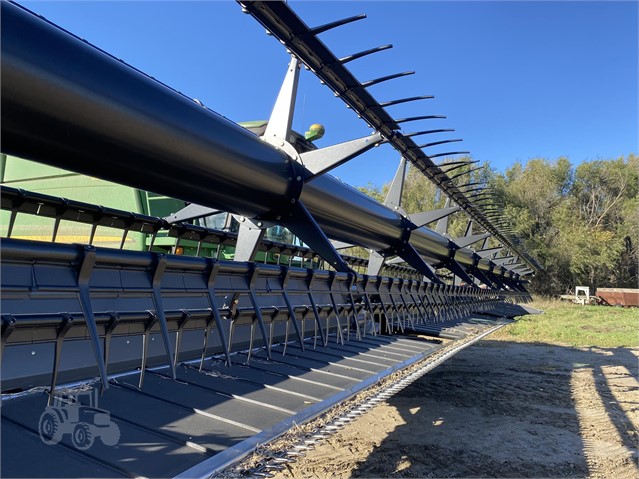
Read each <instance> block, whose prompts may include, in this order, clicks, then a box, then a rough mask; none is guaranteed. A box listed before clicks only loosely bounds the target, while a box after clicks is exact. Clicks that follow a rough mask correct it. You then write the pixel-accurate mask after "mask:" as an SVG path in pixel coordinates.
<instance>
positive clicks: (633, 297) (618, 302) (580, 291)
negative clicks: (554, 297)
mask: <svg viewBox="0 0 639 479" xmlns="http://www.w3.org/2000/svg"><path fill="white" fill-rule="evenodd" d="M560 299H562V300H563V301H571V302H573V303H575V304H580V305H582V306H583V305H586V304H590V305H602V306H623V307H631V306H633V307H636V306H639V289H632V288H597V289H596V290H595V294H590V288H589V287H588V286H576V287H575V294H562V295H561V296H560Z"/></svg>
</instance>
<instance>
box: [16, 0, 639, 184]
mask: <svg viewBox="0 0 639 479" xmlns="http://www.w3.org/2000/svg"><path fill="white" fill-rule="evenodd" d="M20 3H22V4H23V5H25V6H26V7H27V8H30V9H31V10H33V11H35V12H36V13H39V14H41V15H43V16H45V17H46V18H48V19H49V20H51V21H53V22H54V23H57V24H58V25H60V26H62V27H64V28H66V29H67V30H69V31H71V32H73V33H75V34H77V35H79V36H81V37H83V38H84V39H86V40H87V41H89V42H91V43H93V44H94V45H96V46H98V47H100V48H102V49H104V50H106V51H108V52H110V53H112V54H113V55H115V56H117V57H119V58H121V59H122V60H124V61H126V62H127V63H129V64H131V65H133V66H135V67H137V68H139V69H141V70H143V71H145V72H146V73H148V74H150V75H152V76H154V77H155V78H157V79H158V80H160V81H162V82H164V83H166V84H168V85H170V86H172V87H174V88H176V89H177V90H180V91H181V92H183V93H184V94H186V95H188V96H190V97H193V98H197V99H199V100H200V101H202V102H203V103H204V104H205V105H206V106H208V107H209V108H211V109H212V110H215V111H217V112H218V113H220V114H222V115H224V116H226V117H227V118H230V119H231V120H233V121H238V122H239V121H243V120H253V119H266V118H268V116H269V114H270V110H271V108H272V106H273V103H274V101H275V97H276V95H277V91H278V89H279V86H280V83H281V81H282V78H283V75H284V72H285V70H286V66H287V63H288V56H287V54H286V51H285V49H284V47H283V46H282V45H280V44H279V42H278V41H277V40H275V39H274V38H273V37H270V36H267V35H266V34H265V32H264V29H263V28H262V27H261V26H260V25H259V24H258V23H257V22H256V21H255V20H254V19H253V18H252V17H251V16H249V15H244V14H242V12H241V9H240V6H239V5H238V4H237V3H236V2H234V1H216V2H213V1H200V2H177V1H172V2H168V1H166V2H152V1H142V2H128V1H126V2H125V1H122V2H106V1H92V2H65V1H56V2H44V1H39V2H20ZM289 4H290V6H291V7H292V8H293V10H295V11H296V12H297V13H298V15H300V16H301V18H302V19H303V20H304V21H305V23H306V24H308V25H309V26H318V25H321V24H324V23H327V22H330V21H333V20H337V19H339V18H343V17H348V16H352V15H357V14H360V13H366V14H367V16H368V18H367V19H365V20H361V21H359V22H355V23H353V24H350V25H347V26H343V27H340V28H339V29H336V30H332V31H329V32H326V33H324V34H322V36H321V39H322V40H323V41H324V43H325V44H326V45H327V46H328V47H329V48H331V49H332V50H333V51H334V52H335V53H336V54H337V55H338V56H346V55H349V54H352V53H355V52H358V51H361V50H366V49H368V48H371V47H375V46H379V45H384V44H388V43H391V44H393V45H394V48H393V49H391V50H387V51H384V52H380V53H377V54H375V55H372V56H370V57H366V58H363V59H360V60H357V61H354V62H351V63H349V65H348V67H349V69H350V70H351V71H352V72H353V73H354V74H355V76H356V77H357V78H358V79H360V80H361V81H366V80H370V79H373V78H377V77H381V76H385V75H388V74H392V73H396V72H403V71H407V70H415V71H416V74H415V75H412V76H409V77H404V78H400V79H396V80H392V81H390V82H386V83H382V84H379V85H375V86H373V87H371V88H370V90H369V91H370V92H371V93H372V94H373V96H374V97H375V98H377V99H378V100H379V101H385V100H391V99H395V98H402V97H407V96H416V95H434V96H435V99H433V100H425V101H420V102H414V103H411V104H403V105H397V106H394V107H391V108H389V112H391V114H392V115H393V116H395V117H396V118H401V117H407V116H415V115H431V114H432V115H445V116H447V119H445V120H423V121H420V122H414V123H407V124H404V125H403V126H404V130H403V131H404V132H410V131H416V130H424V129H434V128H454V129H455V130H456V131H455V132H452V133H441V134H436V135H428V136H422V137H416V141H417V142H418V143H426V142H430V141H438V140H442V139H449V138H463V139H464V141H463V142H461V143H452V144H449V145H443V146H442V147H434V148H430V149H428V150H426V152H427V153H430V154H436V153H441V152H446V151H451V150H467V151H470V152H471V155H472V157H473V159H476V160H480V161H482V162H483V161H488V162H490V164H491V166H492V167H494V168H496V169H498V170H504V169H506V168H507V167H508V166H510V165H512V164H513V163H514V162H515V161H517V160H520V161H522V162H525V161H526V160H528V159H529V158H533V157H545V158H549V159H556V158H558V157H559V156H567V157H568V158H569V159H570V160H571V161H572V162H573V163H580V162H582V161H586V160H593V159H608V158H615V157H618V156H620V155H627V154H629V153H637V152H638V150H639V147H638V133H637V132H638V121H637V115H638V113H637V111H638V103H639V100H638V95H637V90H638V80H637V72H638V65H637V57H638V47H637V44H638V38H637V25H638V23H639V16H638V15H639V14H638V8H637V7H638V3H637V2H636V1H632V2H631V1H627V2H594V1H587V2H578V1H570V2H557V1H553V2H514V1H510V2H505V1H494V2H484V1H472V2H461V1H449V2H434V1H393V2H391V1H375V2H370V1H360V2H343V1H322V2H320V1H290V2H289ZM312 123H322V124H324V125H325V127H326V135H325V137H324V138H323V139H321V140H319V141H318V146H329V145H331V144H334V143H338V142H341V141H346V140H350V139H353V138H357V137H359V136H364V135H366V134H368V133H369V132H370V130H369V128H368V127H367V125H366V124H365V123H364V122H363V121H362V120H360V119H358V118H357V116H356V115H355V114H354V113H353V112H352V111H351V110H348V109H347V108H346V107H345V106H344V104H343V103H342V102H341V100H339V99H337V98H335V97H334V96H333V94H332V92H331V91H330V90H329V89H328V88H327V87H325V86H323V85H321V84H320V83H319V80H318V79H317V78H315V77H314V76H313V74H312V73H311V72H309V71H303V72H302V75H301V79H300V91H299V94H298V101H297V108H296V113H295V119H294V128H295V129H296V130H298V131H300V132H304V131H305V130H306V129H307V127H308V126H309V125H310V124H312ZM398 160H399V157H398V155H397V153H395V152H394V151H393V150H392V149H391V148H390V147H389V146H382V147H379V148H376V149H374V150H372V151H371V152H368V153H367V154H365V155H363V156H361V157H359V158H357V159H355V160H353V161H352V162H350V163H348V164H346V165H344V166H342V167H340V168H338V169H337V170H335V172H334V174H335V176H338V177H339V178H341V179H342V180H344V181H346V182H347V183H349V184H352V185H365V184H367V183H373V184H376V185H381V184H383V183H385V182H387V181H389V180H390V179H391V178H392V176H393V172H394V169H395V167H396V165H397V163H398Z"/></svg>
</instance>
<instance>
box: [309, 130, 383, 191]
mask: <svg viewBox="0 0 639 479" xmlns="http://www.w3.org/2000/svg"><path fill="white" fill-rule="evenodd" d="M381 141H382V135H381V134H379V133H373V134H372V135H369V136H365V137H363V138H358V139H356V140H351V141H347V142H344V143H339V144H337V145H333V146H328V147H326V148H320V149H318V150H311V151H308V152H305V153H302V154H300V155H299V157H300V161H301V163H302V164H303V165H304V167H305V168H306V171H304V172H302V175H303V179H304V182H308V181H311V180H313V179H314V178H317V177H318V176H321V175H323V174H324V173H326V172H328V171H330V170H332V169H334V168H337V167H338V166H340V165H342V164H344V163H346V162H347V161H350V160H352V159H353V158H355V157H357V156H359V155H361V154H362V153H365V152H367V151H368V150H370V149H371V148H373V147H375V146H377V145H378V144H379V143H380V142H381Z"/></svg>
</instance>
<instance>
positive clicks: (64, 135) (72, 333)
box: [0, 1, 539, 477]
mask: <svg viewBox="0 0 639 479" xmlns="http://www.w3.org/2000/svg"><path fill="white" fill-rule="evenodd" d="M240 5H241V7H242V9H243V10H244V11H245V12H247V13H250V14H251V15H252V16H253V17H254V18H255V19H256V20H257V21H259V22H260V23H261V24H262V25H263V26H264V27H265V28H266V29H267V30H268V31H269V32H270V33H271V34H272V35H273V36H275V37H276V38H277V39H279V40H280V41H281V42H282V43H283V44H284V45H285V47H286V48H287V49H288V50H289V51H290V52H291V61H290V64H289V65H288V69H287V72H286V75H285V79H284V82H283V84H282V87H281V90H280V92H279V95H278V97H277V99H276V102H275V106H274V108H273V111H272V114H271V116H270V118H269V120H268V121H267V122H252V123H250V124H244V126H241V125H238V124H235V123H233V122H231V121H229V120H227V119H226V118H224V117H222V116H220V115H218V114H216V113H215V112H213V111H211V110H209V109H207V108H205V107H203V106H202V105H201V103H199V102H198V101H196V100H193V99H191V98H188V97H186V96H184V95H183V94H181V93H179V92H177V91H175V90H173V89H171V88H170V87H168V86H166V85H164V84H161V83H159V82H158V81H156V80H154V79H152V78H150V77H149V76H147V75H145V74H144V73H142V72H140V71H139V70H137V69H135V68H133V67H131V66H129V65H127V64H125V63H123V62H122V61H120V60H118V59H116V58H114V57H112V56H111V55H109V54H108V53H106V52H104V51H102V50H99V49H97V48H95V47H93V46H92V45H90V44H88V43H86V42H85V41H83V40H81V39H79V38H78V37H76V36H74V35H73V34H71V33H69V32H67V31H65V30H63V29H61V28H59V27H57V26H56V25H54V24H52V23H50V22H48V21H46V20H44V19H43V18H41V17H39V16H37V15H35V14H33V13H32V12H30V11H28V10H26V9H24V8H23V7H21V6H20V5H18V4H16V3H13V2H7V1H3V2H2V56H1V58H2V108H1V110H2V111H1V115H2V117H1V122H2V124H1V128H2V146H1V149H2V169H1V171H2V175H3V176H2V182H3V187H2V210H3V225H5V230H4V238H3V240H2V257H1V261H2V278H1V281H2V350H1V352H0V354H1V358H2V392H3V405H2V406H3V407H2V435H3V437H2V439H3V441H2V455H3V461H2V475H3V477H20V476H21V477H26V476H28V477H48V476H51V475H54V476H60V477H86V476H92V477H93V476H100V477H119V476H127V477H130V476H148V477H169V476H175V475H180V474H181V475H182V476H183V477H208V476H210V475H212V474H215V473H217V472H219V471H220V470H222V469H223V468H224V467H227V466H229V465H231V464H232V463H233V462H235V461H237V460H239V459H241V458H242V457H244V456H246V455H247V454H249V453H250V452H251V451H252V450H253V449H255V447H256V445H258V444H263V443H265V442H268V441H270V440H272V439H274V438H275V437H278V436H279V435H280V434H282V433H283V432H284V431H286V430H287V429H288V428H290V427H292V426H293V425H294V424H299V423H301V422H304V421H307V420H309V419H312V418H314V417H317V416H318V415H320V414H322V413H324V412H325V411H327V410H329V409H330V408H331V407H333V406H334V405H336V404H338V403H340V402H342V401H344V400H346V399H349V398H352V397H354V396H355V395H356V394H358V393H362V392H364V391H366V390H367V388H369V387H370V386H372V385H375V384H378V383H379V382H380V381H381V380H382V379H385V378H386V379H389V380H390V379H392V378H394V377H395V376H396V375H397V374H400V375H401V374H403V372H404V371H406V370H407V368H413V370H414V369H415V368H417V369H416V371H417V372H413V373H412V374H418V373H419V371H420V370H421V371H425V369H423V368H424V367H425V366H423V363H424V362H425V361H427V360H428V358H429V357H430V356H432V355H433V353H435V352H439V351H441V352H442V355H441V357H442V358H446V357H449V356H450V355H451V354H454V352H455V351H457V350H458V349H460V348H461V347H465V346H466V345H468V344H471V343H472V342H473V341H475V340H477V339H479V338H480V337H482V336H483V335H485V334H488V333H490V332H492V331H493V330H495V329H497V328H498V327H501V326H502V325H503V324H505V322H504V318H505V317H513V316H515V315H518V314H523V313H525V309H522V308H521V307H517V306H515V305H514V304H513V303H525V302H527V301H528V300H529V295H528V293H527V292H526V290H525V283H526V279H525V277H526V275H528V274H532V273H534V271H535V270H536V269H538V268H539V266H538V265H537V263H536V262H535V261H534V259H532V258H531V257H529V256H528V255H527V254H526V252H525V251H524V249H523V247H522V245H521V244H520V242H519V241H518V240H517V238H515V237H513V236H512V235H511V234H510V233H509V232H508V229H507V225H505V224H504V223H503V222H502V220H501V219H500V218H499V217H498V215H496V214H495V213H494V205H493V204H492V202H491V201H488V202H487V200H486V199H487V198H488V199H490V198H492V196H491V195H492V193H491V192H490V191H489V189H488V188H486V187H485V186H484V185H482V184H476V183H468V184H466V185H459V184H458V182H456V181H454V180H455V179H456V178H457V177H459V176H460V175H459V174H456V175H453V176H450V175H449V173H450V172H452V171H454V170H456V169H458V168H459V167H461V166H466V165H468V164H469V162H465V161H461V162H452V163H450V162H449V163H444V164H441V165H438V164H436V163H435V162H434V161H433V160H434V158H435V157H437V156H442V154H439V155H431V156H429V155H427V154H426V153H425V152H424V148H427V147H429V146H432V145H435V144H443V143H447V142H449V141H457V140H441V141H436V142H431V143H427V144H424V145H418V144H416V143H415V142H414V141H413V139H412V138H413V137H415V136H418V135H421V134H428V133H435V132H439V131H443V130H424V131H417V132H414V133H405V132H402V131H401V128H400V124H402V123H405V122H409V121H419V120H421V119H426V118H429V116H419V117H412V118H404V119H395V118H393V117H392V116H391V115H390V114H389V113H388V111H387V108H388V107H390V106H392V105H396V104H401V103H404V102H409V101H414V100H419V99H422V98H426V97H423V96H422V97H420V96H416V97H409V98H403V99H397V100H390V101H386V102H378V101H377V100H376V99H375V98H373V96H372V95H371V94H370V93H369V92H368V90H367V88H368V87H369V86H371V85H373V84H376V83H379V82H382V81H386V80H390V79H392V78H395V77H397V76H402V75H405V74H404V73H403V74H398V75H389V76H385V77H381V78H378V79H375V80H370V81H365V82H360V81H359V80H357V79H356V78H355V77H354V76H353V75H352V74H351V73H350V71H349V70H348V69H347V68H346V66H345V65H346V64H347V63H348V62H350V61H354V60H356V59H358V58H360V57H362V56H365V55H368V54H372V53H374V52H376V51H380V50H382V49H386V48H387V47H380V48H376V49H372V50H368V51H365V52H361V53H356V54H353V55H351V56H348V57H345V58H342V59H338V58H337V57H335V55H334V54H333V53H332V52H331V50H330V49H328V48H327V47H326V45H324V43H322V41H321V40H320V39H319V36H320V35H321V34H322V33H323V32H325V31H327V30H329V29H331V28H335V27H338V26H340V25H344V24H346V23H350V22H352V21H355V20H358V19H359V18H360V17H355V18H349V19H346V20H343V21H337V22H335V23H332V24H328V25H324V26H320V27H314V28H310V27H308V26H307V25H306V24H305V23H304V22H303V21H302V20H301V19H300V18H299V17H298V16H297V15H296V14H295V13H294V12H293V11H292V10H291V9H290V7H289V6H288V5H287V4H285V3H280V2H240ZM362 18H363V17H362ZM302 65H304V66H306V67H308V69H310V70H311V71H312V72H313V73H314V74H315V75H317V76H318V77H319V78H320V79H321V80H322V82H323V83H325V84H326V86H327V87H329V88H331V89H332V90H333V92H334V93H335V95H336V97H338V98H339V99H341V100H343V101H344V102H345V103H346V104H347V105H348V106H349V107H350V108H351V109H353V110H354V112H355V113H356V114H357V115H358V116H359V117H361V118H362V119H363V120H364V121H365V122H366V123H367V124H368V125H369V126H370V127H371V128H372V130H373V131H374V132H373V133H372V134H370V135H368V136H366V137H363V138H359V139H354V140H351V141H348V142H345V143H341V144H337V145H333V146H329V147H325V148H318V147H317V146H316V145H315V144H314V143H313V140H315V139H317V138H318V137H319V136H320V135H322V134H323V127H321V125H314V127H313V128H311V129H310V130H309V132H308V133H307V135H305V136H303V135H300V134H298V133H296V132H294V131H293V130H292V119H293V112H294V107H295V98H296V94H297V85H298V78H299V74H300V70H301V66H302ZM383 143H388V144H390V145H392V147H393V148H394V149H395V150H396V151H397V152H398V153H399V155H400V163H399V167H398V170H397V173H396V175H395V178H394V180H393V182H392V184H391V187H390V190H389V192H388V195H387V197H386V199H385V201H384V202H383V203H380V202H377V201H375V200H373V199H372V198H369V197H368V196H366V195H364V194H363V193H361V192H359V191H358V190H356V189H354V188H351V187H350V186H348V185H346V184H344V183H342V182H341V181H339V180H337V179H335V178H333V177H332V176H330V175H329V174H328V172H330V171H331V170H332V169H333V168H335V167H337V166H339V165H341V164H343V163H345V162H347V161H349V160H351V159H353V158H355V157H356V156H358V155H361V154H363V153H365V152H367V151H368V150H370V149H371V148H373V147H374V146H377V145H380V144H383ZM455 153H456V152H451V153H449V154H446V155H452V154H455ZM34 162H35V163H34ZM408 162H410V164H411V165H412V167H414V168H417V169H419V170H420V171H421V172H422V173H423V174H424V175H426V176H427V177H428V178H429V179H431V180H432V181H433V182H435V183H436V184H437V185H438V187H439V188H440V189H441V191H442V193H443V194H444V195H446V197H447V198H448V202H447V205H446V207H444V208H443V209H440V210H435V211H427V212H417V213H411V214H408V213H406V212H405V211H404V210H403V208H402V205H401V196H402V190H403V185H404V177H405V173H406V167H407V164H408ZM34 165H37V166H36V167H35V168H34ZM27 171H30V173H29V174H26V173H25V172H27ZM34 171H35V173H34ZM88 177H91V178H92V179H95V181H98V182H101V183H100V184H101V185H113V184H117V185H120V186H118V188H120V190H118V191H120V192H123V194H124V192H126V194H127V195H129V196H130V197H131V198H133V197H135V198H137V199H138V200H136V202H134V203H131V205H129V204H126V205H125V206H124V207H122V206H120V207H119V208H118V207H114V206H113V204H112V203H111V202H110V198H108V197H104V198H103V200H100V201H87V197H85V196H83V193H82V191H83V190H82V188H79V187H78V185H83V184H86V183H83V181H85V180H86V179H87V178H88ZM65 182H67V183H65ZM37 185H40V186H42V185H48V186H49V187H47V194H44V193H42V192H41V191H33V190H34V189H36V190H37V188H32V187H33V186H37ZM51 185H57V186H56V187H53V188H52V187H51ZM56 188H57V189H56ZM52 192H57V193H58V194H57V195H56V194H51V193H52ZM65 192H68V193H69V194H65ZM149 192H153V193H149ZM140 198H142V200H140ZM152 205H162V206H161V208H160V209H154V208H155V206H152ZM160 211H161V212H160ZM456 213H458V214H466V215H468V217H469V224H468V228H467V233H466V235H465V236H463V237H461V238H457V239H451V238H450V237H449V236H448V235H447V231H446V224H447V218H448V217H449V216H450V215H452V214H456ZM436 221H437V222H438V223H437V227H436V228H435V230H433V229H430V228H428V227H427V226H426V225H428V224H430V223H434V222H436ZM47 222H48V223H49V225H50V227H49V228H48V229H47V228H46V227H44V226H43V225H45V224H46V223H47ZM473 228H475V229H480V230H481V231H482V232H481V233H474V232H473ZM106 230H108V234H107V235H105V234H102V233H100V232H101V231H106ZM107 237H108V238H107ZM105 238H106V239H105ZM489 238H492V239H491V240H490V241H491V242H492V243H489ZM480 241H482V242H483V246H482V247H481V248H479V249H477V250H473V249H471V248H470V246H471V245H473V244H475V243H478V242H480ZM351 246H358V247H363V248H365V250H366V251H368V257H367V258H357V257H353V256H345V255H342V254H340V253H339V250H341V249H343V248H348V247H351ZM500 254H501V256H500ZM428 338H430V339H428ZM433 338H439V339H437V340H435V339H433ZM447 340H450V341H451V344H448V343H446V342H445V341H447ZM446 348H448V349H446ZM441 360H443V359H441ZM419 368H422V369H419ZM411 377H413V376H411ZM415 377H417V376H415ZM402 381H404V382H405V381H406V379H403V380H402ZM402 384H403V383H402ZM96 390H99V391H100V393H101V394H100V395H99V396H98V395H97V394H94V393H95V391H96ZM85 391H92V392H91V393H90V394H86V393H85ZM87 398H89V399H87ZM87 401H88V404H87ZM98 403H99V404H98ZM98 407H99V408H100V409H98ZM87 418H88V419H87ZM113 431H117V434H116V433H115V432H113ZM107 432H108V433H107ZM33 457H39V458H41V459H40V460H39V461H37V462H36V461H33V460H32V458H33ZM289 459H290V457H289ZM284 462H285V461H284ZM280 463H282V461H280ZM51 464H55V469H50V467H51ZM253 472H254V473H260V474H266V475H268V468H266V469H264V470H261V471H253Z"/></svg>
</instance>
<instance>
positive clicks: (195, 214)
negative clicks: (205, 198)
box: [164, 203, 220, 224]
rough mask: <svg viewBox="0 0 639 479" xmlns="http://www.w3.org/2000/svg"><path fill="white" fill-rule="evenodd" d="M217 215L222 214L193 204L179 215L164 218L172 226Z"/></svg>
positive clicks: (179, 212)
mask: <svg viewBox="0 0 639 479" xmlns="http://www.w3.org/2000/svg"><path fill="white" fill-rule="evenodd" d="M216 213H220V210H218V209H215V208H209V207H208V206H201V205H196V204H195V203H191V204H190V205H186V206H185V207H184V208H182V209H181V210H180V211H178V212H177V213H173V214H172V215H169V216H166V217H164V220H165V221H167V222H168V223H171V224H172V223H179V222H183V221H189V220H194V219H197V218H203V217H205V216H210V215H214V214H216Z"/></svg>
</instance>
